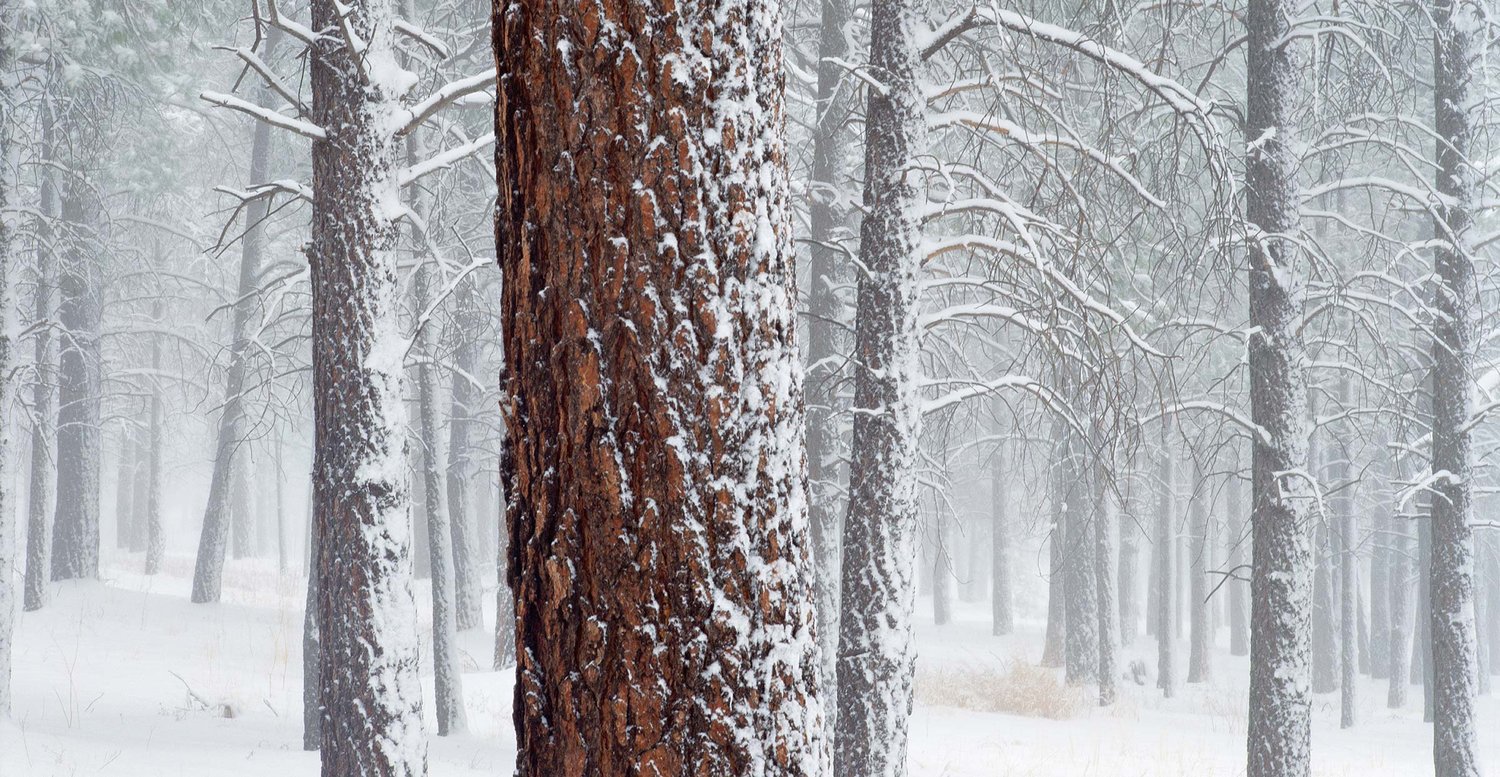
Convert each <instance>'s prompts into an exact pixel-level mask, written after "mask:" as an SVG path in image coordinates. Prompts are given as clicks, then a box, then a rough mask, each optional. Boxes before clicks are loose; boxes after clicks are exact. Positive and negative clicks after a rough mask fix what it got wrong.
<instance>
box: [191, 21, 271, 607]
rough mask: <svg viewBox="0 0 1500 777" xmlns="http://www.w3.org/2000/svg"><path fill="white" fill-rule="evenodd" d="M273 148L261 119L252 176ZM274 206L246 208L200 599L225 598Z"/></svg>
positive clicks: (266, 166)
mask: <svg viewBox="0 0 1500 777" xmlns="http://www.w3.org/2000/svg"><path fill="white" fill-rule="evenodd" d="M280 35H281V32H280V31H279V30H277V29H275V28H272V29H270V30H269V32H268V33H267V36H266V52H264V53H262V54H261V57H262V59H267V60H269V58H270V56H269V53H270V51H272V50H273V49H274V48H275V46H276V42H277V41H278V40H279V39H280ZM268 91H269V90H268V89H267V88H265V87H262V89H261V91H260V97H261V102H262V104H264V103H265V102H267V101H268V99H269V94H268ZM270 154H271V128H270V126H269V125H268V124H266V123H265V122H260V121H257V122H255V126H254V128H253V129H252V130H251V138H250V180H251V181H254V182H257V183H259V182H261V181H264V180H266V178H267V176H268V174H269V172H270ZM269 207H270V203H269V200H267V199H256V200H254V201H253V202H251V203H250V204H249V205H248V206H247V207H246V208H245V232H244V234H243V235H242V236H241V237H240V273H239V281H238V285H237V286H236V290H235V294H236V296H235V300H236V301H235V305H234V316H233V322H232V324H231V326H232V327H233V333H232V336H233V338H234V339H233V341H232V342H230V344H229V365H228V367H227V369H226V370H225V373H224V404H223V406H222V407H221V408H220V411H219V424H218V427H217V429H216V430H215V441H214V469H213V475H212V476H211V477H210V479H209V487H208V503H207V504H206V505H205V506H204V508H203V528H202V531H201V533H200V535H199V538H198V558H197V561H196V564H195V565H194V568H193V592H192V601H194V602H197V603H200V604H203V603H208V602H217V601H219V596H220V592H221V590H222V588H223V579H224V556H225V554H226V552H228V548H229V543H230V537H229V535H230V532H231V528H230V521H231V520H232V510H231V507H230V503H231V500H233V499H234V498H235V494H234V493H233V488H232V487H233V485H234V479H235V473H236V459H237V458H239V457H240V456H244V455H245V451H243V450H240V437H241V436H242V435H243V434H244V429H242V428H241V427H242V426H243V425H244V416H245V409H244V393H245V385H246V379H247V373H248V372H249V358H248V355H247V348H248V345H249V340H250V325H251V320H252V317H253V315H254V313H255V299H254V296H255V295H254V291H255V279H256V277H257V274H258V273H259V272H260V265H261V255H262V253H263V251H264V248H265V221H266V218H267V217H268V215H269ZM238 555H239V554H238V553H237V554H236V556H238Z"/></svg>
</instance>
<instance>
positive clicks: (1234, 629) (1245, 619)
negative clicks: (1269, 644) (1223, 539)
mask: <svg viewBox="0 0 1500 777" xmlns="http://www.w3.org/2000/svg"><path fill="white" fill-rule="evenodd" d="M1227 489H1228V494H1227V496H1226V497H1225V501H1226V502H1228V505H1229V510H1228V512H1227V513H1226V514H1225V519H1226V520H1225V525H1226V526H1228V527H1232V528H1231V529H1229V530H1228V531H1226V532H1225V534H1227V535H1228V538H1229V559H1230V561H1229V568H1230V574H1231V575H1233V577H1232V578H1231V579H1230V580H1229V582H1228V583H1226V584H1225V585H1226V587H1228V588H1229V655H1231V656H1248V655H1250V591H1249V588H1250V586H1249V585H1248V584H1247V583H1245V582H1244V578H1245V576H1246V575H1245V573H1246V571H1247V567H1246V564H1245V561H1246V559H1245V547H1246V546H1247V545H1248V544H1249V542H1250V533H1249V531H1248V530H1249V528H1250V527H1249V523H1248V522H1247V521H1245V520H1244V516H1245V512H1244V507H1245V495H1244V487H1243V486H1242V485H1241V483H1240V473H1239V471H1236V472H1234V473H1232V474H1231V475H1230V477H1229V485H1228V486H1227Z"/></svg>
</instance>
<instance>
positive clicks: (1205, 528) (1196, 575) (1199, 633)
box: [1187, 462, 1213, 683]
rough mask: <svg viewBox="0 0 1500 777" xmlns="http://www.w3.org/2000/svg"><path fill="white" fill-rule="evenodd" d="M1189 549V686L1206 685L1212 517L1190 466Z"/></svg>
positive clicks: (1205, 488) (1202, 483) (1209, 499)
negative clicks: (1190, 529) (1190, 557)
mask: <svg viewBox="0 0 1500 777" xmlns="http://www.w3.org/2000/svg"><path fill="white" fill-rule="evenodd" d="M1193 483H1194V486H1193V503H1192V513H1193V514H1192V522H1193V549H1192V566H1191V567H1190V569H1191V570H1192V585H1191V586H1190V587H1189V591H1190V592H1191V593H1190V594H1189V595H1190V596H1191V597H1192V609H1191V611H1190V615H1189V623H1188V675H1187V681H1188V682H1189V683H1206V682H1208V681H1209V679H1210V678H1211V677H1212V676H1213V656H1212V651H1213V624H1212V623H1211V616H1210V613H1209V609H1208V591H1209V580H1208V572H1209V569H1210V568H1211V567H1212V562H1213V559H1212V558H1211V554H1212V553H1213V543H1212V539H1211V534H1212V530H1211V528H1210V523H1211V522H1212V517H1211V516H1212V514H1213V496H1212V488H1211V486H1210V485H1209V483H1208V479H1207V478H1206V477H1204V475H1203V470H1202V467H1201V465H1199V464H1197V463H1196V462H1195V463H1194V465H1193Z"/></svg>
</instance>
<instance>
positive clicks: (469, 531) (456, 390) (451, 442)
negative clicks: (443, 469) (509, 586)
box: [445, 275, 496, 631]
mask: <svg viewBox="0 0 1500 777" xmlns="http://www.w3.org/2000/svg"><path fill="white" fill-rule="evenodd" d="M475 283H476V282H475V279H474V277H473V276H472V275H470V276H469V277H467V278H464V279H463V280H461V281H459V283H458V285H457V286H455V287H454V289H453V334H454V340H455V341H456V342H455V343H454V347H453V369H454V375H453V389H452V404H451V405H450V409H449V411H448V468H447V478H446V480H445V487H446V488H447V491H448V515H449V516H451V517H452V524H453V526H452V528H453V580H454V587H453V594H454V597H453V603H454V607H455V608H456V611H457V613H458V628H459V630H460V631H463V630H466V629H472V628H478V627H479V626H482V625H484V624H483V620H484V618H483V608H482V607H481V606H480V600H481V598H482V596H483V587H482V585H481V584H480V564H479V559H480V558H484V557H485V556H484V555H483V554H482V553H481V552H480V547H479V545H480V543H479V541H478V540H479V537H478V534H479V532H477V531H475V527H476V526H488V525H490V524H489V515H487V514H486V513H484V512H481V511H477V510H472V509H470V504H471V502H470V500H469V482H470V477H469V476H470V473H471V472H472V471H473V468H474V453H475V451H474V450H473V445H474V443H473V441H472V440H473V436H474V430H475V429H477V428H478V422H477V421H476V420H475V418H476V417H477V416H478V415H479V410H480V408H479V402H480V400H481V396H480V392H479V390H478V388H477V387H476V386H475V384H474V381H476V380H480V379H481V376H480V375H479V341H478V336H479V333H480V332H483V331H486V330H485V328H484V323H485V320H484V315H483V314H482V313H480V311H479V303H478V300H476V299H475V296H476V291H475ZM495 475H496V473H494V472H485V473H483V476H482V477H481V478H480V479H481V480H493V479H494V477H495Z"/></svg>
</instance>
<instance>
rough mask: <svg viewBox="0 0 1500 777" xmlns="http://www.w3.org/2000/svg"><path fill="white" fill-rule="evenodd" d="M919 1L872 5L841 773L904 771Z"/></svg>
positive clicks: (838, 755)
mask: <svg viewBox="0 0 1500 777" xmlns="http://www.w3.org/2000/svg"><path fill="white" fill-rule="evenodd" d="M925 29H926V26H925V24H924V23H923V21H922V14H921V11H920V10H919V6H918V5H917V4H916V3H914V2H912V0H874V2H872V3H871V6H870V57H869V66H870V68H871V69H872V70H873V71H874V72H878V73H881V74H882V79H881V80H882V81H883V82H884V83H885V85H886V87H887V88H886V89H885V90H884V91H882V90H876V89H870V90H867V94H868V104H867V107H866V110H865V190H864V208H865V216H864V220H863V222H862V223H861V225H860V266H861V267H862V268H863V272H861V273H860V274H859V280H858V292H857V296H858V301H857V304H856V309H855V319H854V322H855V323H854V330H855V331H854V353H855V354H856V355H855V358H854V359H853V362H854V434H853V438H852V444H851V445H852V447H851V450H852V451H853V459H852V462H851V464H850V472H849V508H848V513H847V515H846V516H845V520H844V532H843V542H842V543H841V547H842V549H843V562H842V578H841V584H840V587H841V591H842V593H841V596H842V599H841V615H840V621H839V653H838V692H839V696H838V709H837V713H836V714H837V728H836V732H835V740H834V757H833V768H834V771H835V773H838V774H848V775H861V774H870V775H875V774H878V775H887V776H888V777H901V775H904V774H905V773H906V749H907V733H908V729H907V718H908V716H910V714H911V705H912V679H913V674H914V672H915V668H916V653H915V649H914V645H913V641H912V634H911V611H912V607H913V604H914V601H913V599H914V591H913V587H912V580H913V577H914V575H913V574H912V569H911V563H912V560H913V559H914V558H915V556H916V547H915V545H916V537H915V536H914V535H915V532H916V528H917V527H916V521H917V501H916V460H917V454H918V444H919V437H918V428H919V422H920V417H919V410H918V403H917V387H916V378H917V376H916V375H915V374H914V371H915V369H916V362H917V349H918V346H919V343H918V332H917V320H916V312H917V311H916V298H917V272H918V269H919V265H920V258H919V256H918V246H919V244H920V242H921V227H920V224H918V223H917V222H916V221H915V220H914V219H913V218H912V215H911V214H912V213H913V209H914V208H915V207H916V206H917V203H919V202H921V201H922V199H923V196H922V193H921V192H920V191H919V190H918V188H917V185H918V179H917V178H916V177H915V176H914V174H912V173H911V172H909V169H910V167H911V164H912V160H913V159H915V156H916V155H917V154H920V153H924V152H925V151H926V150H927V149H926V138H925V133H926V124H925V119H924V117H923V114H924V110H925V107H926V106H925V101H924V99H923V97H922V89H921V86H920V82H919V80H918V71H919V68H920V66H921V59H920V54H919V53H918V44H917V40H916V38H917V35H918V34H919V31H920V30H925Z"/></svg>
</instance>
